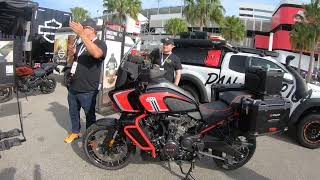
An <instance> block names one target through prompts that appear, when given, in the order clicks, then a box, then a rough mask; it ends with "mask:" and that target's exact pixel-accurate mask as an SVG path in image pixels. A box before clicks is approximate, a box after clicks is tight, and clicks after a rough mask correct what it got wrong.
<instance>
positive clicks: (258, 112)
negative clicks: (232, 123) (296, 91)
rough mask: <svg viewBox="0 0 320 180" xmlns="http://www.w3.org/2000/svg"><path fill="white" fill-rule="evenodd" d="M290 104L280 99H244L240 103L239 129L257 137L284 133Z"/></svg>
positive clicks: (286, 100)
mask: <svg viewBox="0 0 320 180" xmlns="http://www.w3.org/2000/svg"><path fill="white" fill-rule="evenodd" d="M290 108H291V102H290V101H289V100H288V99H284V98H281V97H273V98H269V99H267V98H266V99H264V100H261V99H253V98H245V99H243V101H242V108H241V119H240V121H239V128H240V129H241V130H243V131H246V132H249V133H250V135H253V136H259V135H264V134H268V133H275V132H279V131H285V130H286V129H287V127H288V121H289V115H290Z"/></svg>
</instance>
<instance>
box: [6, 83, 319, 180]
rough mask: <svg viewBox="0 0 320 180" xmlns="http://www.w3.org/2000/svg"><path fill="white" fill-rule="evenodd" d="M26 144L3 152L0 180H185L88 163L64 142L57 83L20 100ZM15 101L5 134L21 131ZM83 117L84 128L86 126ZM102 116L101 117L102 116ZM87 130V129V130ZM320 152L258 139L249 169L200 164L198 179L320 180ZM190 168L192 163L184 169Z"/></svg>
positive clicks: (139, 167) (282, 139)
mask: <svg viewBox="0 0 320 180" xmlns="http://www.w3.org/2000/svg"><path fill="white" fill-rule="evenodd" d="M21 102H22V108H23V109H22V111H23V119H24V128H25V135H26V137H27V141H26V142H25V143H24V144H23V145H22V146H18V147H14V148H12V149H11V150H10V151H3V152H0V155H1V156H2V157H1V159H0V180H47V179H48V180H51V179H52V180H60V179H61V180H107V179H130V180H131V179H139V180H141V179H146V180H149V179H150V180H157V179H165V180H166V179H181V178H182V177H183V176H182V174H181V173H180V170H179V168H178V166H177V165H176V164H175V163H171V167H172V171H171V172H170V171H169V168H168V164H167V163H165V162H157V161H143V160H142V159H141V158H140V157H139V156H138V155H135V156H133V157H132V162H131V164H129V165H128V166H127V167H125V168H123V169H121V170H117V171H107V170H102V169H99V168H97V167H95V166H93V165H91V164H90V163H88V162H87V160H86V158H85V156H84V153H83V151H82V145H81V140H78V141H75V142H73V143H71V144H65V143H64V142H63V139H64V137H65V136H66V135H67V132H68V129H69V126H70V121H69V116H68V105H67V90H66V89H65V87H63V86H61V85H60V84H58V87H57V89H56V91H55V92H54V93H53V94H49V95H41V94H40V95H36V96H29V97H28V100H27V99H25V98H22V99H21ZM17 112H18V111H17V104H16V103H15V100H11V101H10V102H7V103H3V104H0V129H1V130H2V131H5V130H9V129H12V128H15V127H19V119H18V114H17ZM84 117H85V116H84V114H83V112H82V116H81V119H82V124H84V119H85V118H84ZM98 117H102V116H99V115H98ZM83 127H84V126H83ZM319 152H320V149H318V150H310V149H306V148H303V147H301V146H299V145H297V144H296V143H295V141H294V140H293V139H292V138H290V137H289V136H288V135H286V134H284V135H280V136H272V137H259V138H258V144H257V149H256V153H255V154H254V156H253V158H252V160H251V161H250V162H249V163H247V164H246V165H245V166H244V167H242V168H240V169H238V170H235V171H221V170H220V169H218V168H217V167H216V166H215V164H214V163H213V161H212V160H211V159H210V158H206V159H204V160H203V161H201V162H197V164H196V168H195V170H194V172H193V176H194V178H195V179H198V180H202V179H210V180H211V179H212V180H214V179H243V180H247V179H250V180H251V179H254V180H265V179H279V180H288V179H290V180H318V179H320V178H319V177H320V176H319V175H320V171H319V170H320V169H319V162H320V156H319ZM184 167H185V169H187V168H188V164H185V165H184Z"/></svg>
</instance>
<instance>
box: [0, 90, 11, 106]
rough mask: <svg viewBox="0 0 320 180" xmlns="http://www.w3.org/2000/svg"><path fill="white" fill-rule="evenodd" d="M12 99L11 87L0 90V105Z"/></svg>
mask: <svg viewBox="0 0 320 180" xmlns="http://www.w3.org/2000/svg"><path fill="white" fill-rule="evenodd" d="M12 98H13V91H12V88H11V87H7V88H0V103H4V102H7V101H10V100H11V99H12Z"/></svg>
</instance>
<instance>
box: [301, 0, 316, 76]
mask: <svg viewBox="0 0 320 180" xmlns="http://www.w3.org/2000/svg"><path fill="white" fill-rule="evenodd" d="M296 17H297V18H298V19H300V20H301V23H304V24H305V25H306V26H307V29H308V31H307V34H308V35H307V38H306V40H307V44H309V45H310V49H308V50H310V51H311V56H310V63H309V69H308V75H307V79H306V81H307V82H310V81H311V78H312V73H313V69H314V55H315V49H316V47H317V43H318V42H319V40H320V0H311V3H309V4H306V5H304V13H303V15H301V14H297V15H296Z"/></svg>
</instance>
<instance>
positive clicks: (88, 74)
mask: <svg viewBox="0 0 320 180" xmlns="http://www.w3.org/2000/svg"><path fill="white" fill-rule="evenodd" d="M69 25H70V27H71V29H72V30H73V31H74V32H75V33H76V34H77V36H78V37H79V38H80V39H81V43H80V44H78V45H77V46H76V47H71V48H73V55H74V62H73V64H72V68H71V82H70V86H69V88H68V89H69V92H68V103H69V115H70V119H71V132H70V133H69V135H68V136H67V137H66V138H65V139H64V142H66V143H70V142H72V141H73V140H75V139H77V138H79V133H80V129H81V125H80V109H81V108H83V109H84V112H85V114H86V128H88V127H90V126H91V125H92V124H93V123H95V121H96V115H95V106H96V97H97V94H98V91H99V90H100V88H101V87H100V86H101V85H100V73H101V67H102V63H103V60H104V59H105V57H106V54H107V46H106V44H105V43H104V42H103V41H101V40H99V39H98V38H97V31H96V30H97V29H98V28H97V26H96V22H95V21H94V20H92V19H88V20H86V21H85V22H83V23H82V24H80V23H77V22H73V21H71V22H70V24H69Z"/></svg>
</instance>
